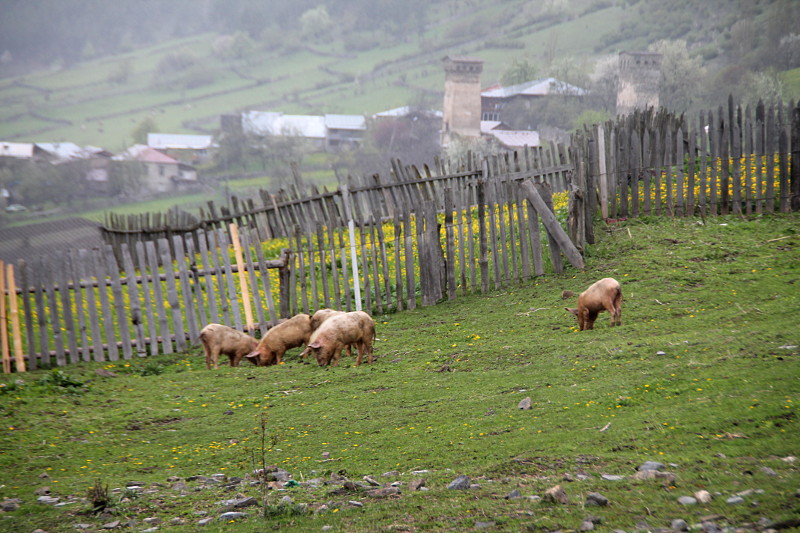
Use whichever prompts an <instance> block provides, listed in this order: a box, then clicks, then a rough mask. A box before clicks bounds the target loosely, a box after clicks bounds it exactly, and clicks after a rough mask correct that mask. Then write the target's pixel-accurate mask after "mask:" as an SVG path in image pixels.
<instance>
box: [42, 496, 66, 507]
mask: <svg viewBox="0 0 800 533" xmlns="http://www.w3.org/2000/svg"><path fill="white" fill-rule="evenodd" d="M59 499H60V498H54V497H52V496H39V497H38V498H36V501H37V502H39V503H43V504H45V505H55V504H57V503H58V502H59Z"/></svg>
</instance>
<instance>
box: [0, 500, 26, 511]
mask: <svg viewBox="0 0 800 533" xmlns="http://www.w3.org/2000/svg"><path fill="white" fill-rule="evenodd" d="M21 503H22V500H20V499H19V498H9V499H6V500H3V502H2V503H0V510H1V511H5V512H7V513H10V512H11V511H16V510H17V509H19V504H21Z"/></svg>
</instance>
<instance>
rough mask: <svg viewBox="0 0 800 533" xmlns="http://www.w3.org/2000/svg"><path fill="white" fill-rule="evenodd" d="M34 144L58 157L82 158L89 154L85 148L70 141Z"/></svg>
mask: <svg viewBox="0 0 800 533" xmlns="http://www.w3.org/2000/svg"><path fill="white" fill-rule="evenodd" d="M36 146H38V147H39V148H41V149H42V150H44V151H45V152H48V153H50V154H52V155H54V156H56V157H57V158H58V159H83V158H85V157H86V156H87V155H89V154H88V153H87V151H86V150H84V149H83V148H81V147H80V146H78V145H77V144H75V143H71V142H51V143H36Z"/></svg>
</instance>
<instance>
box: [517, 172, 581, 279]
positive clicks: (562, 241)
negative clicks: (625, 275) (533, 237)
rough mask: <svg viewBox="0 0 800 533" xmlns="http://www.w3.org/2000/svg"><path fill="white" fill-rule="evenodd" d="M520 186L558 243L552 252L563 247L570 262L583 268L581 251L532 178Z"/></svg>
mask: <svg viewBox="0 0 800 533" xmlns="http://www.w3.org/2000/svg"><path fill="white" fill-rule="evenodd" d="M520 187H522V190H523V192H524V194H525V197H526V198H527V199H528V201H529V202H530V203H531V204H532V205H533V208H534V209H536V211H537V212H538V213H539V216H540V217H541V218H542V224H544V227H545V228H546V229H547V234H548V235H549V236H551V237H552V239H553V240H554V241H555V242H556V243H557V247H556V249H555V250H554V251H553V250H552V249H551V252H552V253H553V254H554V255H556V254H558V248H561V251H563V252H564V255H565V256H566V257H567V259H568V260H569V262H570V264H572V266H574V267H575V268H580V269H582V268H583V266H584V265H583V257H581V253H580V252H579V251H578V249H577V248H575V245H574V244H572V241H570V240H569V236H568V235H567V233H566V232H565V231H564V229H563V228H562V227H561V224H559V223H558V220H557V219H556V216H555V214H553V211H552V210H551V209H549V208H548V206H547V204H546V203H545V201H544V199H542V197H541V195H540V194H539V192H538V191H537V190H536V187H535V186H534V184H533V182H532V181H531V180H525V181H523V182H522V183H521V184H520Z"/></svg>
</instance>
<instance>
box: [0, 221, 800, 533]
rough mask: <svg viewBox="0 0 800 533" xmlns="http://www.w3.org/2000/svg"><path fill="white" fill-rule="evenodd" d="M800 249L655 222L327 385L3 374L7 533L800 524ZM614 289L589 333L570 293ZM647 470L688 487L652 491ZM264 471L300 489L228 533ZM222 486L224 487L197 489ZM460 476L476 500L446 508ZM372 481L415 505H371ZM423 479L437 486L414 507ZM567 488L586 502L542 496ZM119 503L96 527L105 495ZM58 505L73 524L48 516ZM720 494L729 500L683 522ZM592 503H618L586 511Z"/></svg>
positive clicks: (278, 488) (417, 322) (768, 225)
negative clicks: (253, 475) (619, 307)
mask: <svg viewBox="0 0 800 533" xmlns="http://www.w3.org/2000/svg"><path fill="white" fill-rule="evenodd" d="M798 249H800V217H798V216H797V215H796V214H792V215H780V216H758V217H751V218H747V219H746V218H744V217H732V216H731V217H721V218H715V219H708V220H706V221H705V223H702V222H701V221H698V220H695V219H687V220H684V219H675V220H672V219H659V218H643V219H640V220H636V221H628V222H624V223H621V224H618V225H613V226H608V227H604V228H603V229H602V230H601V231H599V242H598V244H596V245H594V246H592V247H591V248H590V249H589V251H588V253H587V268H586V271H584V272H575V271H573V272H570V273H568V274H567V275H564V276H546V277H544V278H538V279H536V280H533V281H530V282H526V283H523V284H521V285H519V286H517V287H514V288H511V289H509V290H503V291H494V292H490V293H488V294H484V295H474V296H468V297H462V298H459V299H458V300H456V301H453V302H446V303H442V304H440V305H437V306H434V307H428V308H420V309H417V310H415V311H410V312H402V313H397V314H393V315H387V316H380V317H376V319H377V321H378V337H379V339H378V341H377V343H376V355H377V356H378V359H377V361H376V362H375V363H374V364H372V365H362V366H361V367H358V368H356V367H352V366H351V365H352V363H353V362H352V360H351V359H348V358H346V357H345V358H344V359H343V364H342V365H341V366H340V367H338V368H319V367H317V366H316V365H315V364H313V365H312V364H303V363H302V362H301V361H299V360H298V357H297V351H298V350H295V351H292V352H291V353H290V355H289V356H288V357H287V359H286V363H285V364H283V365H281V366H277V367H268V368H255V367H251V366H246V367H240V368H228V367H222V368H221V369H220V370H219V371H217V372H214V371H208V370H206V369H205V365H204V363H203V359H202V355H201V353H200V350H199V349H194V350H193V351H192V352H190V353H187V354H179V355H177V356H171V357H170V356H163V357H155V358H147V359H141V360H131V361H117V362H107V363H91V364H88V363H87V364H82V365H78V366H73V367H69V368H65V369H60V370H55V371H38V372H35V373H31V374H26V375H15V376H5V377H3V378H2V380H1V381H0V416H1V417H2V420H3V422H2V427H0V468H2V469H3V471H4V476H3V481H2V484H0V501H2V500H4V499H7V498H18V499H19V500H20V502H19V503H18V504H16V505H17V506H18V508H17V509H16V510H10V511H8V512H6V513H5V514H4V515H3V516H2V517H1V518H0V531H31V530H33V529H35V528H42V529H45V530H47V531H51V532H58V531H74V530H75V525H76V524H89V527H91V528H94V529H97V528H99V527H100V526H101V525H104V524H110V523H113V522H115V521H120V524H122V525H123V526H126V527H127V526H128V525H131V527H135V528H136V529H137V530H138V529H145V528H148V527H152V524H153V523H154V522H150V523H146V522H144V520H145V519H146V518H148V519H157V520H158V521H160V524H161V525H160V526H159V527H160V528H164V529H169V530H170V531H196V530H197V528H198V525H197V523H198V521H199V520H201V519H203V518H207V517H210V518H212V520H211V522H210V524H209V525H207V526H205V529H204V530H208V531H222V530H225V531H253V532H255V531H264V530H265V529H269V528H282V527H286V528H289V527H291V528H292V530H293V531H320V530H321V529H322V528H323V526H331V528H332V529H331V530H332V531H445V530H447V531H453V530H457V531H466V530H477V529H487V528H488V530H491V531H524V530H532V531H552V530H556V529H563V530H577V529H578V528H580V527H581V524H582V522H583V521H584V520H585V519H587V518H588V517H590V516H591V517H594V520H595V522H596V523H598V526H597V528H598V529H601V530H606V531H610V530H613V529H623V530H626V531H631V530H634V528H635V527H637V524H638V525H639V526H640V527H644V528H646V529H656V528H668V527H670V524H671V522H672V521H673V520H675V519H683V520H685V521H686V522H687V523H688V524H690V525H691V524H699V523H700V521H701V519H703V517H712V518H711V519H710V520H712V521H713V522H715V523H716V524H717V526H719V527H726V526H739V527H745V526H747V525H748V524H754V523H756V522H759V521H762V523H767V522H769V523H776V522H786V521H789V520H798V519H800V508H798V504H797V498H796V490H797V487H798V483H799V482H800V473H799V472H798V464H797V462H796V459H795V460H794V461H792V460H791V459H788V458H789V456H796V455H797V436H798V434H799V432H800V427H798V423H799V422H798V416H797V415H798V413H797V409H798V402H800V377H799V376H800V359H798V357H799V356H800V349H798V345H799V344H800V336H799V335H798V330H797V327H796V316H797V311H798V310H799V309H800V299H799V296H798V294H799V293H798V291H797V290H796V285H797V283H798V280H800V262H798V261H797V258H798ZM604 276H613V277H615V278H617V279H618V280H620V281H621V283H622V286H623V292H624V295H625V301H624V304H623V314H622V320H623V326H622V327H620V328H611V327H609V325H608V316H607V314H605V313H604V314H602V315H600V319H599V320H598V322H597V324H596V329H595V330H593V331H587V332H578V331H576V327H575V321H574V317H572V315H570V314H568V313H567V312H566V311H564V310H563V307H564V306H565V305H569V304H571V303H572V302H571V301H569V300H568V301H564V300H562V299H561V292H562V290H565V289H571V290H574V291H576V292H578V291H580V290H581V289H582V288H584V287H586V286H588V285H589V284H590V283H591V282H592V281H594V280H596V279H598V278H600V277H604ZM98 370H107V371H111V372H113V373H114V376H115V377H104V376H101V375H99V374H97V373H96V371H98ZM525 398H530V404H531V408H530V409H529V410H521V409H519V408H518V404H519V403H520V402H521V401H522V400H524V399H525ZM648 460H652V461H657V462H660V463H662V464H663V465H664V467H663V469H664V470H665V471H667V472H669V473H670V474H673V475H674V476H670V475H668V474H662V475H661V476H663V477H659V478H657V479H644V480H642V479H635V478H634V477H633V475H634V474H635V472H636V469H637V467H639V466H640V465H642V464H643V463H644V462H645V461H648ZM262 461H263V462H265V463H266V464H270V465H276V466H277V467H280V468H282V469H285V470H286V471H287V472H289V474H291V476H292V478H293V479H294V480H296V481H297V482H299V483H298V484H297V485H295V483H294V482H292V483H276V484H273V485H271V490H270V491H269V493H268V494H267V505H266V506H262V505H260V504H259V505H257V506H255V507H247V508H244V509H242V510H243V511H244V512H245V513H247V516H245V517H240V518H236V519H233V520H231V521H229V520H222V521H221V520H219V518H218V517H219V516H220V513H221V512H222V510H223V508H224V507H225V506H226V504H225V503H224V502H225V501H226V500H231V499H234V498H237V497H240V496H241V497H243V496H252V497H254V498H256V499H257V500H258V501H262V496H263V495H262V493H261V492H260V488H259V486H258V485H257V484H252V483H250V481H247V480H246V481H244V482H243V483H240V482H238V481H237V480H236V478H242V477H245V475H246V474H247V473H249V472H251V471H253V470H254V469H255V468H256V467H259V466H260V465H261V464H262ZM384 473H387V474H388V475H387V476H383V474H384ZM214 474H223V475H224V476H227V477H224V476H218V478H219V479H221V480H223V481H222V482H220V483H214V482H212V481H207V480H205V478H202V477H201V478H195V477H193V476H207V477H210V476H212V475H214ZM460 474H463V475H466V476H468V477H469V478H470V479H471V480H472V483H473V484H476V485H478V486H477V487H473V488H471V489H469V490H453V489H448V488H447V486H448V484H449V483H450V482H451V481H453V480H454V479H455V478H456V476H458V475H460ZM602 475H612V476H620V477H619V478H614V477H612V478H609V479H606V478H603V477H601V476H602ZM364 476H371V477H372V478H373V479H375V480H377V482H378V483H379V484H381V485H382V486H384V487H388V486H389V484H391V483H393V482H396V483H397V486H396V487H395V488H399V493H396V491H393V490H390V489H391V488H390V487H389V488H387V490H385V491H383V492H382V493H370V492H368V490H369V489H371V488H372V487H365V486H362V484H363V485H367V482H366V481H364V480H363V478H364ZM344 478H346V479H349V480H352V481H353V482H355V483H356V484H355V485H351V484H346V483H345V479H344ZM417 479H423V480H424V484H425V487H426V488H427V489H429V490H427V491H424V492H419V491H414V490H412V487H411V484H412V482H413V481H414V480H417ZM567 479H569V480H567ZM129 483H136V484H137V486H143V487H144V488H143V489H141V490H139V489H132V488H131V489H126V488H125V487H126V484H129ZM558 484H560V485H562V487H563V488H564V490H565V491H566V494H567V497H568V502H567V503H566V504H561V503H554V502H550V501H547V500H541V501H540V500H539V499H538V497H541V496H543V495H544V493H545V491H546V490H547V489H549V488H551V487H553V486H555V485H558ZM106 486H107V487H108V491H109V494H108V496H109V498H108V501H107V504H108V505H107V510H106V512H105V513H103V514H99V515H95V514H93V513H92V512H91V511H90V502H89V501H88V500H87V499H86V497H87V495H88V493H89V488H90V487H99V488H101V489H102V488H103V487H106ZM43 487H49V491H50V495H51V496H52V497H57V498H59V499H60V500H59V501H60V502H61V503H64V502H67V504H66V505H64V506H61V507H54V506H52V505H46V504H39V503H36V498H37V495H36V494H35V491H36V490H37V489H42V488H43ZM114 489H119V490H117V491H114ZM514 490H517V491H519V494H520V496H521V497H520V498H515V497H510V498H506V496H513V494H512V491H514ZM701 490H706V491H708V492H709V493H710V494H711V495H712V496H713V499H712V500H711V501H710V502H708V503H698V504H694V505H682V504H680V503H679V502H678V498H679V497H681V496H692V495H694V494H695V493H696V492H698V491H701ZM43 492H45V491H44V490H40V491H39V494H42V493H43ZM95 492H100V493H104V491H103V490H100V491H95ZM593 492H596V493H600V494H601V495H602V496H604V497H605V498H607V499H608V500H609V504H608V506H604V507H592V506H589V505H588V504H587V498H588V495H589V494H590V493H593ZM737 495H741V496H738V497H739V498H741V499H742V502H741V503H738V504H737V503H729V502H728V499H729V498H732V497H737ZM286 496H288V497H290V498H291V500H292V503H291V504H289V503H288V501H284V504H283V505H281V501H282V499H283V498H284V497H286ZM95 500H98V498H97V497H96V495H95ZM736 501H739V500H732V502H736ZM13 507H14V505H11V504H9V508H13ZM262 512H264V513H266V515H267V516H268V517H267V518H262ZM173 521H175V522H173ZM764 521H767V522H764ZM643 522H644V523H646V524H647V526H643V525H641V524H642V523H643ZM175 524H182V525H175Z"/></svg>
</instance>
